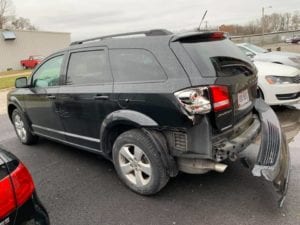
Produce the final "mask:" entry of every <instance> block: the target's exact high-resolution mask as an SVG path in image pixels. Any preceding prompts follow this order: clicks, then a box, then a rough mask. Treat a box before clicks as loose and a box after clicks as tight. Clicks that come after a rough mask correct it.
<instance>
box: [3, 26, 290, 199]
mask: <svg viewBox="0 0 300 225" xmlns="http://www.w3.org/2000/svg"><path fill="white" fill-rule="evenodd" d="M256 73H257V72H256V69H255V67H254V66H253V64H252V62H251V61H249V59H248V58H247V56H246V55H244V54H243V53H242V52H241V51H240V50H239V49H238V48H237V47H236V46H235V44H234V43H232V42H231V41H230V40H228V39H227V38H226V37H225V36H224V34H223V33H221V32H205V33H198V32H196V33H185V34H172V33H171V32H169V31H166V30H150V31H145V32H134V33H126V34H117V35H111V36H104V37H97V38H92V39H87V40H83V41H78V42H74V43H72V44H71V45H70V47H69V48H67V49H65V50H62V51H59V52H57V53H55V54H52V55H51V56H49V57H47V58H46V59H45V60H44V61H43V63H41V64H40V65H39V66H38V67H37V68H36V69H35V70H34V72H33V74H32V76H31V78H30V79H29V80H28V81H27V79H26V78H24V77H23V78H19V79H17V80H16V87H17V89H16V90H14V91H12V92H10V93H9V94H8V114H9V117H10V119H11V121H12V123H13V124H14V126H15V129H16V132H17V134H18V137H19V138H20V140H21V142H22V143H24V144H33V143H35V142H36V141H37V139H38V137H39V136H42V137H46V138H49V139H51V140H54V141H59V142H62V143H64V144H68V145H72V146H74V147H78V148H81V149H84V150H87V151H91V152H94V153H96V154H101V155H103V156H104V157H106V158H108V159H109V160H112V161H113V163H114V166H115V168H116V171H117V173H118V175H119V177H120V178H121V180H122V181H123V182H124V183H125V184H126V185H127V186H128V187H129V188H130V189H132V190H133V191H135V192H137V193H140V194H145V195H148V194H154V193H156V192H158V191H159V190H160V189H161V188H162V187H164V186H165V185H166V183H167V182H168V180H169V178H170V177H175V176H176V175H177V174H178V171H182V172H186V173H193V174H201V173H206V172H208V171H212V170H214V171H218V172H223V171H224V170H225V169H226V167H227V165H226V164H225V163H226V160H232V161H235V160H237V159H238V158H241V159H243V162H244V163H245V164H247V166H249V167H251V168H252V173H253V175H255V176H263V177H265V178H266V179H267V180H269V181H272V182H273V184H274V185H275V187H276V189H277V191H279V192H280V193H281V196H282V198H281V199H280V203H282V202H283V199H284V196H285V195H286V190H287V183H288V175H289V152H288V148H287V145H286V142H285V139H284V137H283V135H282V132H281V128H280V125H279V122H278V119H277V117H276V115H275V114H274V112H273V111H272V109H271V108H269V107H268V106H267V105H266V104H265V103H264V102H263V101H262V100H260V99H256V84H257V76H256ZM257 137H261V138H257ZM257 139H259V140H258V141H257V142H259V144H257V142H256V144H254V140H257ZM251 154H252V156H253V157H254V162H253V164H251V160H250V159H251Z"/></svg>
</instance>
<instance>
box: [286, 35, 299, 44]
mask: <svg viewBox="0 0 300 225" xmlns="http://www.w3.org/2000/svg"><path fill="white" fill-rule="evenodd" d="M285 42H286V43H292V44H300V36H294V37H290V38H287V39H285Z"/></svg>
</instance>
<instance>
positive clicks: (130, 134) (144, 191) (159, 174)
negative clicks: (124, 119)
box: [113, 129, 169, 195]
mask: <svg viewBox="0 0 300 225" xmlns="http://www.w3.org/2000/svg"><path fill="white" fill-rule="evenodd" d="M130 146H135V147H132V148H137V149H140V150H142V152H143V153H144V155H143V157H144V160H145V161H146V163H148V164H149V166H150V168H151V172H150V174H151V175H150V176H149V177H147V174H144V173H143V169H142V167H140V168H137V170H139V171H141V172H140V173H141V174H142V175H143V178H144V177H146V178H145V179H148V181H147V183H145V184H142V186H141V185H138V184H134V183H133V181H131V180H130V179H129V178H128V176H131V177H134V176H135V177H137V175H136V172H139V171H136V170H135V169H132V170H133V172H132V173H128V174H129V175H125V174H124V172H122V169H121V163H122V162H121V161H122V160H121V158H123V155H122V153H120V151H121V149H122V147H125V148H128V149H130ZM123 150H124V149H123ZM133 151H136V150H135V149H133ZM134 156H135V155H134ZM141 158H142V157H141ZM124 159H125V157H124ZM125 160H126V159H125ZM113 162H114V166H115V169H116V171H117V174H118V176H119V177H120V179H121V180H122V181H123V182H124V183H125V184H126V185H127V186H128V187H129V188H130V189H131V190H132V191H134V192H136V193H138V194H141V195H152V194H155V193H157V192H158V191H160V190H161V189H162V188H163V187H164V186H165V185H166V184H167V182H168V181H169V176H168V175H167V171H166V168H165V167H164V165H163V163H162V159H161V156H160V154H159V152H158V150H157V149H156V147H155V145H154V143H153V142H152V140H151V139H150V138H149V137H148V136H147V135H146V134H145V133H143V132H142V131H141V130H138V129H135V130H130V131H127V132H124V133H122V134H121V135H120V136H119V137H118V138H117V139H116V141H115V143H114V145H113ZM139 162H141V163H142V164H143V162H142V159H141V160H140V161H139ZM124 163H125V164H128V163H129V164H130V166H131V163H130V162H129V161H128V163H127V162H124ZM125 164H123V166H124V165H125ZM148 164H147V165H148ZM137 165H138V166H137V167H139V165H141V164H139V163H137ZM144 165H146V164H144ZM136 182H137V178H136Z"/></svg>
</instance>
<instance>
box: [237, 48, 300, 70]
mask: <svg viewBox="0 0 300 225" xmlns="http://www.w3.org/2000/svg"><path fill="white" fill-rule="evenodd" d="M237 45H238V47H239V48H240V49H241V50H242V51H243V52H244V53H245V54H246V55H247V56H249V57H251V58H253V59H254V60H255V61H264V62H272V63H277V64H284V65H288V66H294V67H296V68H298V69H300V54H297V53H293V52H282V51H273V52H269V51H268V50H266V49H264V48H261V47H258V46H256V45H253V44H250V43H242V44H237Z"/></svg>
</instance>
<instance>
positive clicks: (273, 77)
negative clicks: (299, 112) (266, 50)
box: [254, 61, 300, 108]
mask: <svg viewBox="0 0 300 225" xmlns="http://www.w3.org/2000/svg"><path fill="white" fill-rule="evenodd" d="M254 64H255V66H256V68H257V70H258V73H257V76H258V88H259V89H258V91H259V94H260V95H261V97H262V98H263V99H264V100H265V102H266V103H267V104H269V105H290V106H295V107H297V108H298V107H299V103H300V70H298V69H297V68H295V67H292V66H286V65H280V64H275V63H269V62H260V61H254Z"/></svg>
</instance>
